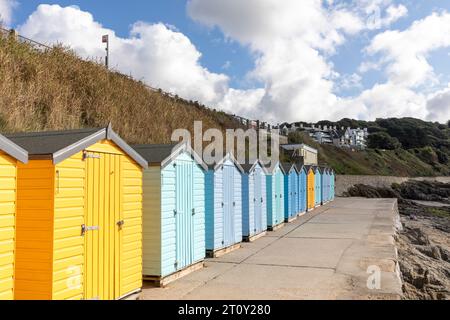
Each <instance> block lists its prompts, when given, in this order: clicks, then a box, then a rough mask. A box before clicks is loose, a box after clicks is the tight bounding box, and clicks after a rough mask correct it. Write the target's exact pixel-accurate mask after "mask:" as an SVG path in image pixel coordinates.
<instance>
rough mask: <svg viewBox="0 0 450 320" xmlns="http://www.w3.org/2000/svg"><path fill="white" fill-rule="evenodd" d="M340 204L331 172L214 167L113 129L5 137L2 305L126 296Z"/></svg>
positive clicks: (183, 148)
mask: <svg viewBox="0 0 450 320" xmlns="http://www.w3.org/2000/svg"><path fill="white" fill-rule="evenodd" d="M333 199H334V172H333V170H331V169H330V168H325V167H314V166H303V165H293V164H285V163H282V164H280V163H278V164H276V165H273V166H272V167H271V168H266V167H265V166H263V165H262V164H261V163H260V162H259V161H256V162H255V163H250V164H245V165H240V164H239V163H237V162H236V161H235V159H234V158H233V156H231V155H227V156H226V157H225V158H224V159H223V160H222V161H221V162H220V163H217V164H215V165H214V166H207V165H206V164H205V163H204V162H203V161H202V159H201V158H200V157H199V156H198V155H197V154H196V153H195V152H194V151H193V150H192V149H191V148H190V146H189V145H188V144H183V143H181V144H173V145H136V146H129V145H128V144H127V143H126V142H125V141H124V140H122V139H121V138H120V137H119V136H118V135H117V134H116V133H115V132H114V131H113V130H112V129H111V127H110V126H108V127H107V128H102V129H83V130H71V131H53V132H40V133H19V134H11V135H7V136H2V135H0V300H5V299H7V300H8V299H20V300H24V299H33V300H35V299H44V300H51V299H55V300H64V299H86V300H92V299H102V300H103V299H106V300H113V299H121V298H124V297H127V296H129V295H130V294H133V293H136V292H139V291H140V290H141V288H142V283H143V279H146V280H150V281H153V282H156V284H158V285H165V284H167V283H169V282H171V281H173V280H176V279H177V278H179V277H181V276H183V275H185V274H187V273H189V272H192V271H194V270H196V269H198V268H201V267H202V266H203V261H204V259H205V257H212V258H213V257H217V256H219V255H222V254H226V253H228V252H230V251H231V250H234V249H237V248H239V247H240V243H241V242H242V241H253V240H256V239H257V238H258V237H260V236H262V235H264V234H265V233H266V231H268V230H269V231H273V230H276V229H277V228H279V227H281V226H282V225H283V224H284V223H286V222H291V221H292V220H294V219H296V217H297V216H299V215H301V214H304V213H306V212H308V211H310V210H312V209H314V208H315V207H317V206H320V205H323V204H325V203H327V202H329V201H332V200H333Z"/></svg>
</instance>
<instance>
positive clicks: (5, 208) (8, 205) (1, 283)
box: [0, 135, 28, 300]
mask: <svg viewBox="0 0 450 320" xmlns="http://www.w3.org/2000/svg"><path fill="white" fill-rule="evenodd" d="M19 162H22V163H27V162H28V153H27V152H26V151H25V150H23V149H22V148H20V147H19V146H17V145H16V144H14V143H13V142H11V141H10V140H8V139H6V138H5V137H3V136H2V135H0V300H12V299H14V257H15V253H14V251H15V229H16V228H15V225H16V221H15V220H16V219H15V216H16V188H17V164H18V163H19Z"/></svg>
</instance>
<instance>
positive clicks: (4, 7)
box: [0, 0, 17, 27]
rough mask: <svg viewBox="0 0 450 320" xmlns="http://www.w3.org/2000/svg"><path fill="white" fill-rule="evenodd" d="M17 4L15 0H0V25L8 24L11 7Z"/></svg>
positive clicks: (10, 17)
mask: <svg viewBox="0 0 450 320" xmlns="http://www.w3.org/2000/svg"><path fill="white" fill-rule="evenodd" d="M16 6H17V2H16V1H15V0H0V26H1V25H4V26H6V27H8V26H9V24H10V23H11V20H12V14H13V9H14V8H15V7H16Z"/></svg>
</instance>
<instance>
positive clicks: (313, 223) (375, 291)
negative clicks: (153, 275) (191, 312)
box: [140, 198, 402, 300]
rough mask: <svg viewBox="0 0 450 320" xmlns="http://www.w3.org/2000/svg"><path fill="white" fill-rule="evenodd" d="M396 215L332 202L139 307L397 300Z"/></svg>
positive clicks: (358, 201)
mask: <svg viewBox="0 0 450 320" xmlns="http://www.w3.org/2000/svg"><path fill="white" fill-rule="evenodd" d="M396 208H397V203H396V200H395V199H362V198H337V199H336V200H335V201H334V202H331V203H329V204H327V205H325V206H322V207H320V208H318V209H316V210H314V211H312V212H309V213H307V214H305V215H303V216H301V217H300V218H299V219H297V220H295V221H293V222H292V223H289V224H286V225H285V226H284V228H282V229H279V230H277V231H275V232H269V233H268V234H267V235H266V236H264V237H262V238H260V239H258V240H256V241H255V242H252V243H244V244H242V248H241V249H239V250H236V251H234V252H231V253H229V254H227V255H224V256H222V257H220V258H217V259H207V260H206V263H205V268H204V269H202V270H199V271H197V272H195V273H192V274H190V275H188V276H186V277H184V278H182V279H179V280H177V281H175V282H173V283H171V284H169V285H168V286H167V287H166V288H154V287H151V286H149V285H148V284H146V285H145V286H144V289H143V291H142V293H141V296H140V299H175V300H178V299H194V300H205V299H223V300H228V299H233V300H246V299H270V300H272V299H399V298H401V297H402V290H401V287H402V283H401V279H400V277H399V272H398V257H397V250H396V248H395V241H394V237H395V233H396V232H397V229H398V228H400V227H401V226H400V225H399V224H398V219H399V217H398V211H397V210H396ZM374 279H375V280H376V281H375V282H374ZM373 283H376V284H377V285H376V286H374V285H373Z"/></svg>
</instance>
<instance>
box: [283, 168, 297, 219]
mask: <svg viewBox="0 0 450 320" xmlns="http://www.w3.org/2000/svg"><path fill="white" fill-rule="evenodd" d="M281 165H282V167H283V170H284V172H285V175H284V221H285V222H291V221H292V220H294V219H296V218H297V216H298V213H299V209H298V205H299V183H298V171H297V166H296V165H294V164H292V163H282V164H281Z"/></svg>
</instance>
